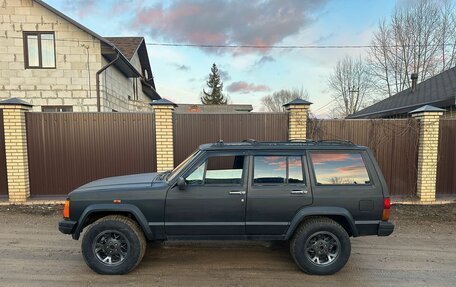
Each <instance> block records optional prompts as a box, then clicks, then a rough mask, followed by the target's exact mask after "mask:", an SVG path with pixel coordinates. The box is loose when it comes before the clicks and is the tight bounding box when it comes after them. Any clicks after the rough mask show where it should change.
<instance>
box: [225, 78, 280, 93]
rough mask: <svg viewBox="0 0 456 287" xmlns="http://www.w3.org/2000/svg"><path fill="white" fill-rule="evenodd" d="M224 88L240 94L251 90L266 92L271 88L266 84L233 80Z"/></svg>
mask: <svg viewBox="0 0 456 287" xmlns="http://www.w3.org/2000/svg"><path fill="white" fill-rule="evenodd" d="M226 89H227V90H228V92H232V93H241V94H249V93H252V92H268V91H270V90H271V88H269V87H268V86H266V85H255V84H252V83H247V82H244V81H239V82H233V83H231V84H230V85H228V87H226Z"/></svg>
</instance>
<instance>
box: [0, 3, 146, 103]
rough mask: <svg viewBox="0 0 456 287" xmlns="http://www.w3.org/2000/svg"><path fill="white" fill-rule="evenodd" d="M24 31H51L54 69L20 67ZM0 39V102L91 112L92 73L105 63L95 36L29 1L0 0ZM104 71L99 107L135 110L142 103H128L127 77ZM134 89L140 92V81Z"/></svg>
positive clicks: (93, 100)
mask: <svg viewBox="0 0 456 287" xmlns="http://www.w3.org/2000/svg"><path fill="white" fill-rule="evenodd" d="M24 31H54V32H55V40H56V41H55V46H56V69H25V63H24V52H23V51H24V48H23V32H24ZM0 37H1V38H0V100H2V99H6V98H10V97H18V98H22V99H25V100H26V101H28V102H30V103H31V104H32V105H33V106H34V107H33V110H34V111H41V106H42V105H68V106H73V111H76V112H82V111H96V103H97V100H96V78H95V75H96V72H97V71H98V70H99V69H100V68H101V67H102V64H105V63H106V60H105V59H104V58H103V57H102V56H101V44H100V41H99V40H98V39H96V38H95V37H92V36H91V35H90V34H88V33H86V32H85V31H82V30H81V29H79V28H77V27H76V26H74V25H73V24H71V23H69V22H67V21H66V20H64V19H63V18H60V17H59V16H57V15H56V14H54V13H52V12H51V11H49V10H47V9H46V8H44V7H42V6H41V5H39V4H37V3H36V2H34V1H31V0H22V1H21V0H2V1H1V2H0ZM137 62H138V64H139V59H137ZM135 64H136V63H135ZM105 74H106V76H102V77H101V84H102V86H107V87H108V99H109V100H108V101H106V100H104V101H102V110H103V111H111V110H112V109H115V110H118V111H131V110H137V109H136V108H135V109H132V107H133V106H136V105H139V106H144V104H142V103H139V104H137V103H130V102H129V101H128V98H127V96H128V95H129V94H131V95H132V92H133V86H132V85H133V84H132V80H131V79H127V78H126V77H125V76H123V74H121V73H120V72H119V71H118V70H117V69H116V68H114V67H112V68H109V69H108V71H106V73H105ZM106 81H108V83H107V85H106V84H105V83H106ZM109 89H111V91H109ZM138 90H139V91H140V93H142V91H141V86H140V85H139V87H138ZM102 95H105V93H104V92H103V90H102ZM110 95H112V96H114V98H111V97H110ZM104 99H106V97H104ZM147 101H150V100H148V99H147ZM147 108H148V107H147ZM148 109H149V108H148Z"/></svg>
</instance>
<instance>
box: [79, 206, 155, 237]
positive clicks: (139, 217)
mask: <svg viewBox="0 0 456 287" xmlns="http://www.w3.org/2000/svg"><path fill="white" fill-rule="evenodd" d="M98 212H112V213H116V212H128V213H131V214H132V215H133V216H134V217H135V219H136V221H137V222H138V224H139V226H140V227H141V229H142V231H143V232H144V235H145V236H146V238H147V239H148V240H152V239H153V238H154V236H153V234H152V231H151V230H150V228H149V225H148V223H147V219H146V217H145V216H144V214H143V213H142V212H141V210H139V208H138V207H137V206H135V205H132V204H93V205H89V206H87V207H86V209H84V211H83V212H82V214H81V216H80V218H79V220H78V225H77V226H76V228H75V230H74V233H73V239H75V240H78V239H79V236H80V234H81V231H82V229H83V226H84V223H85V221H86V220H87V218H88V217H89V216H90V215H91V214H94V213H98Z"/></svg>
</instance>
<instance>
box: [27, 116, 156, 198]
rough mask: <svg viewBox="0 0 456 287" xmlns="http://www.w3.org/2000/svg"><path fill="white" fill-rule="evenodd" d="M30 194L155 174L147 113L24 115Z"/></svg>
mask: <svg viewBox="0 0 456 287" xmlns="http://www.w3.org/2000/svg"><path fill="white" fill-rule="evenodd" d="M26 120H27V145H28V155H29V172H30V191H31V195H32V196H35V195H63V194H67V193H68V192H70V191H71V190H73V189H75V188H76V187H78V186H80V185H83V184H85V183H87V182H90V181H92V180H95V179H99V178H104V177H109V176H118V175H126V174H133V173H142V172H152V171H155V170H156V156H155V154H156V152H155V121H154V115H153V114H151V113H27V114H26Z"/></svg>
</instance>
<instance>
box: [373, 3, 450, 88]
mask: <svg viewBox="0 0 456 287" xmlns="http://www.w3.org/2000/svg"><path fill="white" fill-rule="evenodd" d="M371 44H372V47H371V48H370V51H369V57H368V59H369V63H370V64H371V65H372V71H373V75H374V76H375V78H376V79H377V81H376V82H377V83H378V85H377V88H378V91H379V93H380V95H382V97H384V96H385V95H386V96H392V95H393V94H395V93H398V92H400V91H402V90H404V89H407V88H409V87H410V85H411V80H410V75H411V74H412V73H417V74H418V79H419V81H423V80H426V79H427V78H429V77H432V76H434V75H435V74H437V73H440V72H441V71H443V70H446V69H448V68H450V67H453V66H454V65H455V63H456V62H455V56H456V17H455V8H454V6H453V4H452V3H451V2H450V1H446V0H444V1H442V0H419V1H417V2H414V5H412V6H409V7H401V8H398V7H396V9H395V11H394V13H393V15H392V16H391V19H390V21H389V22H386V21H383V22H381V23H380V24H379V26H378V29H377V31H376V32H375V33H374V37H373V40H372V43H371Z"/></svg>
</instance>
